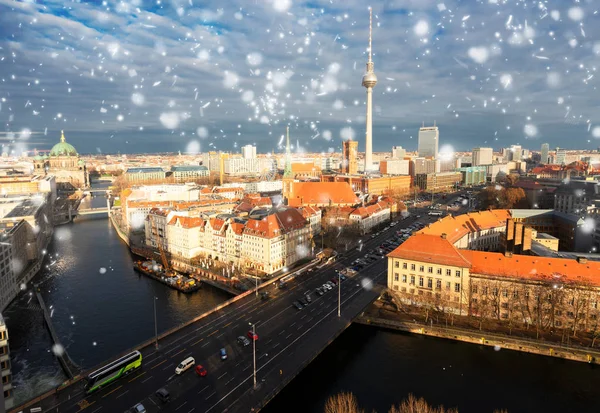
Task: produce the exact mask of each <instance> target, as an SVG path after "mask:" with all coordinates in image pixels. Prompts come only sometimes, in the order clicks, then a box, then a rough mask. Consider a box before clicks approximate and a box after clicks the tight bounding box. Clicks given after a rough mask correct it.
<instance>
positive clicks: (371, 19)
mask: <svg viewBox="0 0 600 413" xmlns="http://www.w3.org/2000/svg"><path fill="white" fill-rule="evenodd" d="M372 39H373V8H371V7H369V63H371V62H372V61H373V59H372V58H371V55H372V49H373V47H372V45H371V44H372Z"/></svg>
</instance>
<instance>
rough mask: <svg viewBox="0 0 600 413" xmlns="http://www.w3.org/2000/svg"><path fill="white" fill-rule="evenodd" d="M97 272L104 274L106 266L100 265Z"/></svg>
mask: <svg viewBox="0 0 600 413" xmlns="http://www.w3.org/2000/svg"><path fill="white" fill-rule="evenodd" d="M98 272H99V273H100V274H106V268H105V267H100V269H99V270H98Z"/></svg>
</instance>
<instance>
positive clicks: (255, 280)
mask: <svg viewBox="0 0 600 413" xmlns="http://www.w3.org/2000/svg"><path fill="white" fill-rule="evenodd" d="M254 285H255V287H254V291H256V296H257V297H258V276H257V275H256V274H255V275H254Z"/></svg>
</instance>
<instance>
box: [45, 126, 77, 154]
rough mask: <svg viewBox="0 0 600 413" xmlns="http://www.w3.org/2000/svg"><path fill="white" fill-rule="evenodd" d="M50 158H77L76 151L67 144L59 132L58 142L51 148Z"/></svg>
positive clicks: (62, 134) (63, 135)
mask: <svg viewBox="0 0 600 413" xmlns="http://www.w3.org/2000/svg"><path fill="white" fill-rule="evenodd" d="M50 156H77V151H76V150H75V148H74V147H73V145H71V144H70V143H67V141H66V139H65V134H64V133H63V132H62V131H61V134H60V142H59V143H57V144H56V145H54V146H53V147H52V149H51V150H50Z"/></svg>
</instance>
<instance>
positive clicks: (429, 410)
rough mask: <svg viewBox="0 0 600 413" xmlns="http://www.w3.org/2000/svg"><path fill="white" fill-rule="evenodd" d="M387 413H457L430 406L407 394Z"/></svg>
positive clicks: (423, 400)
mask: <svg viewBox="0 0 600 413" xmlns="http://www.w3.org/2000/svg"><path fill="white" fill-rule="evenodd" d="M388 413H458V410H457V409H446V408H445V407H444V406H437V407H434V406H430V405H429V403H427V402H426V401H425V399H423V398H422V397H421V398H416V397H415V396H414V395H412V394H409V395H408V397H407V398H406V399H404V400H403V401H402V403H400V404H399V405H398V406H392V407H391V408H390V410H389V412H388Z"/></svg>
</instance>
